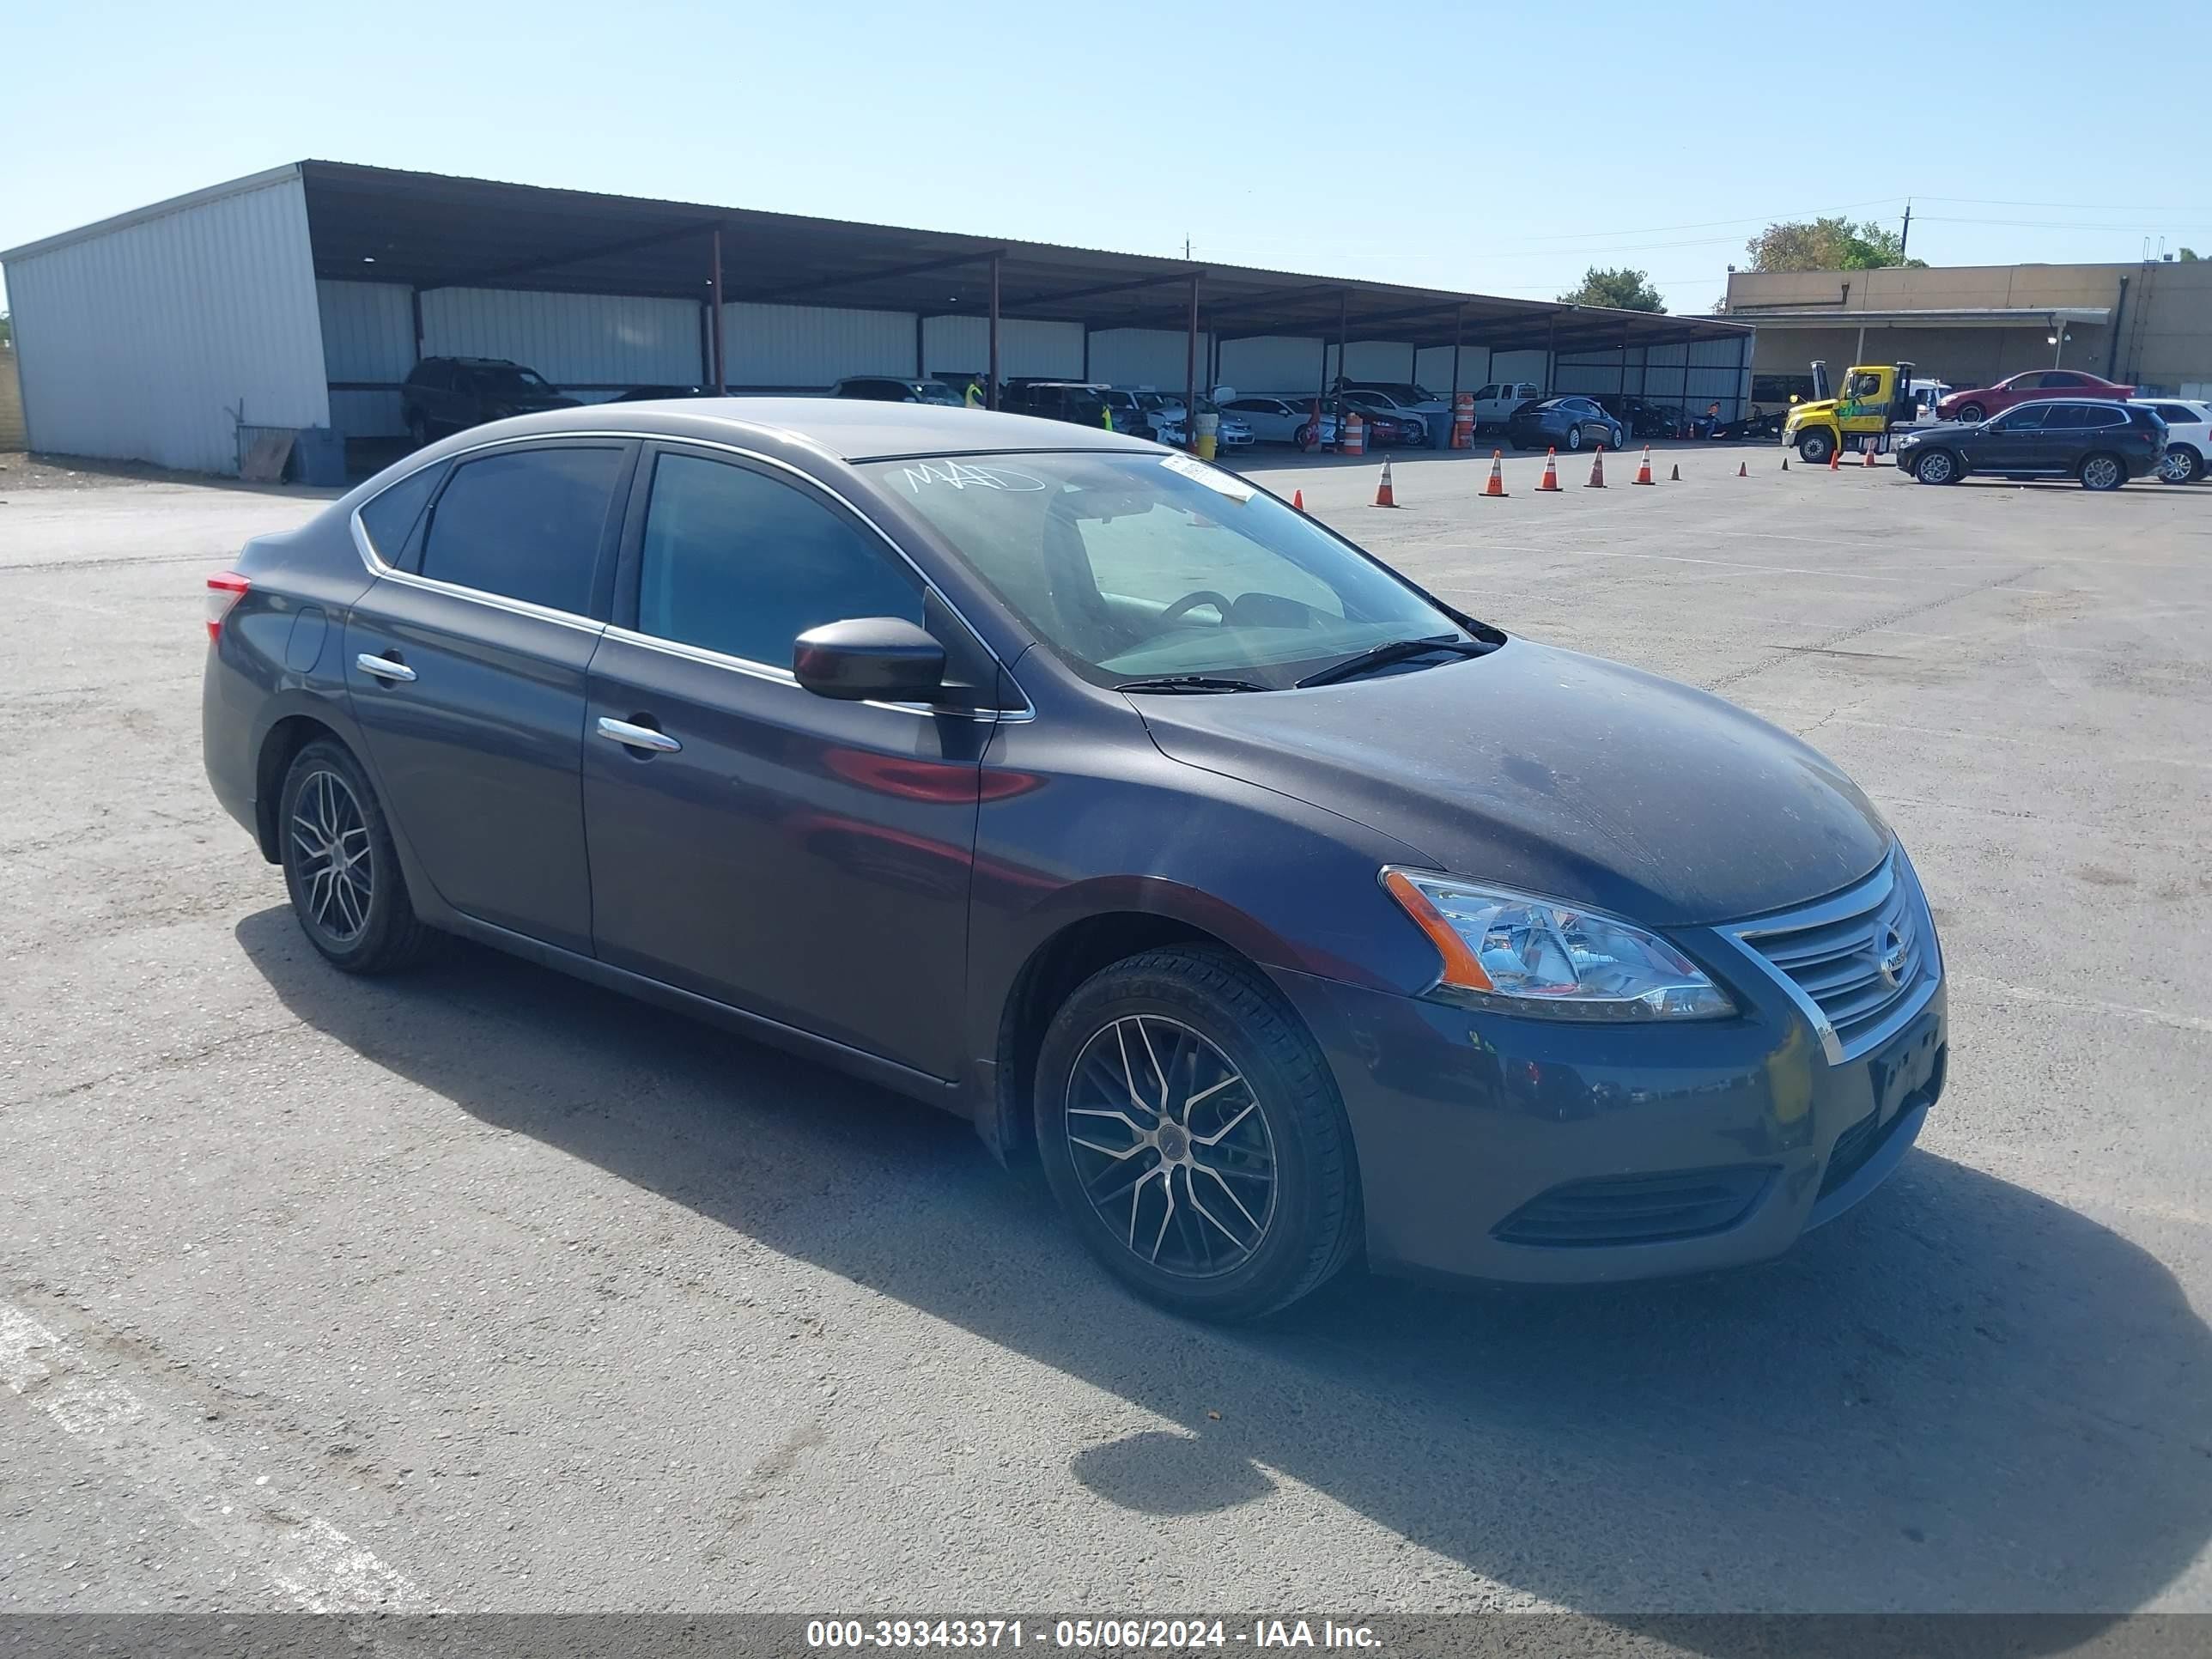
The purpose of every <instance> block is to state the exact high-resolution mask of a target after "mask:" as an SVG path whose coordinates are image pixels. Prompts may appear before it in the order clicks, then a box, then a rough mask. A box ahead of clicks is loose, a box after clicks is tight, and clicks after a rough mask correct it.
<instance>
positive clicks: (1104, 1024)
mask: <svg viewBox="0 0 2212 1659" xmlns="http://www.w3.org/2000/svg"><path fill="white" fill-rule="evenodd" d="M1125 1055H1126V1060H1125ZM1177 1097H1181V1098H1180V1100H1178V1098H1177ZM1036 1131H1037V1146H1038V1149H1039V1151H1040V1152H1041V1154H1042V1161H1043V1164H1044V1169H1045V1176H1046V1178H1047V1180H1048V1182H1050V1183H1051V1186H1052V1189H1053V1194H1054V1197H1055V1198H1057V1199H1058V1200H1059V1201H1060V1208H1061V1210H1062V1212H1064V1213H1065V1214H1066V1217H1067V1218H1068V1221H1069V1224H1070V1225H1072V1226H1073V1228H1074V1229H1075V1231H1076V1235H1077V1237H1079V1238H1080V1239H1081V1240H1082V1241H1083V1244H1084V1247H1085V1249H1088V1250H1089V1251H1090V1252H1091V1255H1094V1256H1096V1257H1097V1259H1098V1261H1099V1262H1100V1263H1101V1264H1102V1265H1103V1266H1104V1267H1105V1268H1106V1269H1107V1271H1108V1272H1109V1273H1113V1274H1114V1275H1115V1277H1116V1278H1117V1279H1121V1281H1122V1282H1123V1283H1124V1284H1126V1285H1129V1286H1130V1287H1131V1288H1132V1289H1133V1290H1134V1291H1137V1292H1138V1293H1139V1294H1140V1295H1142V1296H1143V1297H1146V1299H1147V1300H1149V1301H1152V1302H1154V1303H1157V1304H1159V1305H1160V1306H1162V1307H1164V1308H1167V1309H1169V1310H1172V1311H1174V1312H1176V1313H1181V1314H1186V1315H1190V1316H1195V1317H1199V1318H1203V1319H1214V1320H1243V1319H1256V1318H1258V1317H1260V1316H1262V1315H1264V1314H1268V1313H1272V1312H1273V1311H1275V1310H1278V1309H1280V1308H1284V1307H1287V1306H1288V1305H1289V1304H1291V1303H1293V1302H1295V1301H1297V1300H1298V1299H1299V1298H1300V1297H1304V1296H1307V1295H1309V1294H1310V1293H1311V1292H1312V1291H1315V1290H1316V1289H1318V1288H1319V1287H1320V1286H1321V1285H1322V1283H1323V1282H1325V1281H1326V1280H1327V1279H1328V1278H1329V1277H1330V1276H1331V1275H1332V1274H1334V1273H1336V1272H1337V1271H1338V1269H1340V1267H1343V1265H1344V1263H1345V1262H1346V1260H1347V1259H1348V1258H1349V1257H1350V1256H1351V1255H1352V1252H1353V1250H1354V1249H1355V1248H1356V1246H1357V1244H1358V1239H1359V1237H1360V1225H1359V1183H1358V1173H1357V1171H1356V1170H1355V1168H1354V1166H1353V1162H1352V1130H1351V1126H1350V1124H1349V1123H1347V1122H1346V1119H1345V1115H1344V1103H1343V1099H1342V1097H1340V1095H1339V1094H1338V1092H1337V1087H1336V1079H1335V1078H1334V1076H1333V1075H1332V1074H1331V1073H1330V1071H1329V1068H1328V1060H1326V1059H1325V1058H1324V1057H1323V1056H1322V1052H1321V1049H1320V1048H1319V1047H1318V1046H1317V1045H1316V1043H1315V1042H1314V1040H1313V1037H1312V1036H1311V1035H1310V1033H1309V1032H1308V1031H1307V1030H1306V1029H1305V1027H1304V1024H1302V1023H1301V1022H1300V1021H1299V1019H1298V1018H1297V1015H1296V1014H1295V1013H1294V1012H1292V1011H1291V1009H1290V1007H1289V1006H1287V1005H1286V1004H1285V1002H1284V1001H1283V1000H1282V997H1281V995H1280V994H1279V993H1278V992H1277V991H1276V990H1275V988H1274V987H1273V986H1272V985H1270V984H1269V983H1268V982H1267V980H1266V979H1265V978H1264V977H1263V976H1262V975H1261V974H1260V973H1259V972H1258V971H1257V970H1256V969H1253V968H1252V967H1250V966H1249V964H1248V963H1245V962H1243V960H1242V959H1241V958H1239V957H1235V956H1233V955H1231V953H1230V952H1228V951H1225V950H1222V949H1220V948H1218V947H1217V946H1212V945H1177V946H1174V947H1170V948H1168V949H1164V950H1158V951H1146V952H1144V953H1143V954H1141V955H1139V956H1134V957H1128V958H1127V959H1126V960H1124V961H1121V962H1117V963H1113V964H1112V965H1111V966H1109V967H1107V968H1105V969H1101V970H1100V971H1099V972H1098V973H1097V974H1094V975H1091V978H1089V979H1088V980H1085V981H1084V982H1083V983H1082V984H1081V985H1080V986H1079V987H1077V988H1076V990H1075V992H1074V994H1073V995H1072V996H1070V997H1069V998H1068V1000H1067V1001H1066V1003H1065V1004H1064V1005H1062V1006H1061V1007H1060V1012H1058V1013H1057V1014H1055V1015H1054V1017H1053V1021H1052V1024H1051V1027H1050V1029H1049V1030H1047V1032H1046V1033H1045V1039H1044V1046H1043V1049H1042V1053H1041V1054H1039V1056H1038V1060H1037V1073H1036ZM1130 1171H1135V1172H1136V1173H1135V1175H1134V1178H1133V1179H1132V1178H1131V1176H1130V1174H1129V1172H1130ZM1163 1171H1164V1173H1162V1172H1163Z"/></svg>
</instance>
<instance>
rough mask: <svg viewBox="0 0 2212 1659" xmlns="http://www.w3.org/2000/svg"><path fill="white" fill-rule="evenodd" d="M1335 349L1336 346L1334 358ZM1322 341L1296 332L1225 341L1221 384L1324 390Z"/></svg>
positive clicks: (1277, 389) (1245, 389) (1243, 389)
mask: <svg viewBox="0 0 2212 1659" xmlns="http://www.w3.org/2000/svg"><path fill="white" fill-rule="evenodd" d="M1334 357H1335V353H1334V350H1333V349H1332V351H1331V352H1330V360H1331V362H1334ZM1321 358H1322V343H1321V342H1320V341H1319V340H1316V339H1314V338H1312V337H1304V336H1299V335H1295V334H1255V335H1254V336H1253V337H1251V338H1249V339H1245V340H1224V341H1223V342H1222V343H1221V375H1220V380H1221V384H1223V385H1224V386H1234V387H1236V388H1237V391H1239V392H1306V391H1309V390H1310V391H1313V392H1319V391H1320V390H1321V380H1322V364H1321Z"/></svg>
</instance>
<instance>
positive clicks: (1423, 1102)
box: [1277, 952, 1948, 1284]
mask: <svg viewBox="0 0 2212 1659" xmlns="http://www.w3.org/2000/svg"><path fill="white" fill-rule="evenodd" d="M1699 954H1700V955H1703V954H1705V953H1703V952H1700V953H1699ZM1761 977H1762V976H1761V975H1759V974H1758V973H1756V972H1752V973H1745V974H1735V973H1730V974H1729V975H1726V978H1727V982H1728V988H1729V991H1730V993H1731V994H1733V995H1735V998H1736V1000H1737V1002H1738V1004H1739V1006H1741V1008H1742V1009H1743V1012H1742V1013H1741V1014H1740V1015H1738V1016H1737V1017H1735V1018H1729V1019H1725V1020H1713V1021H1699V1022H1695V1023H1689V1022H1685V1023H1683V1024H1679V1025H1668V1026H1663V1027H1653V1026H1611V1025H1594V1024H1576V1023H1566V1022H1560V1021H1554V1020H1547V1019H1541V1018H1518V1017H1513V1016H1503V1015H1498V1014H1493V1013H1490V1012H1480V1011H1474V1010H1469V1009H1464V1008H1459V1007H1455V1006H1450V1005H1448V1004H1445V1003H1442V1002H1436V1001H1431V1000H1427V999H1424V998H1415V997H1406V996H1401V995H1398V994H1395V993H1390V992H1383V991H1373V990H1368V989H1364V988H1361V987H1354V986H1350V985H1346V984H1344V983H1342V982H1340V981H1334V980H1324V979H1320V978H1316V977H1311V976H1309V975H1299V974H1292V973H1279V974H1278V975H1277V979H1278V981H1279V983H1280V984H1281V986H1282V988H1283V990H1284V991H1285V994H1287V995H1288V996H1289V997H1290V999H1291V1001H1292V1003H1293V1004H1294V1005H1295V1006H1297V1009H1298V1011H1299V1012H1300V1013H1301V1014H1302V1015H1303V1016H1304V1018H1305V1019H1306V1021H1307V1024H1308V1025H1309V1026H1310V1029H1311V1030H1313V1031H1314V1033H1315V1035H1316V1038H1317V1039H1318V1040H1319V1041H1320V1042H1321V1044H1322V1048H1323V1049H1324V1051H1325V1052H1326V1053H1327V1054H1328V1058H1329V1061H1330V1064H1331V1066H1332V1067H1333V1068H1334V1072H1335V1075H1336V1078H1337V1081H1338V1084H1339V1086H1340V1089H1341V1091H1342V1092H1343V1096H1344V1103H1345V1109H1346V1113H1347V1115H1349V1117H1350V1119H1351V1123H1352V1140H1353V1145H1354V1148H1355V1151H1356V1152H1357V1156H1358V1164H1359V1173H1360V1181H1361V1186H1362V1190H1363V1196H1364V1205H1365V1214H1366V1227H1367V1240H1366V1243H1367V1250H1368V1256H1369V1260H1370V1262H1371V1263H1372V1264H1373V1265H1374V1266H1375V1267H1377V1268H1379V1269H1382V1270H1384V1271H1397V1272H1407V1273H1443V1274H1449V1275H1453V1276H1460V1277H1470V1278H1479V1279H1509V1280H1522V1281H1530V1282H1548V1283H1561V1284H1565V1283H1583V1282H1591V1281H1601V1280H1612V1279H1643V1278H1652V1277H1657V1276H1661V1275H1664V1274H1670V1273H1697V1272H1702V1271H1705V1270H1708V1269H1712V1268H1717V1267H1734V1266H1737V1265H1740V1264H1742V1263H1746V1262H1751V1261H1760V1260H1764V1259H1765V1258H1767V1257H1770V1256H1773V1255H1779V1254H1781V1253H1782V1252H1783V1251H1784V1250H1786V1249H1789V1247H1790V1245H1791V1244H1792V1243H1795V1242H1796V1239H1797V1238H1798V1237H1800V1236H1802V1234H1803V1233H1805V1232H1806V1231H1808V1230H1809V1229H1811V1228H1814V1227H1817V1226H1819V1225H1821V1224H1822V1223H1824V1222H1826V1221H1829V1220H1831V1219H1832V1218H1835V1217H1836V1216H1838V1215H1840V1214H1841V1213H1842V1212H1844V1210H1846V1209H1849V1208H1850V1206H1852V1205H1853V1204H1856V1203H1857V1202H1858V1200H1860V1199H1862V1198H1863V1197H1865V1196H1866V1195H1867V1194H1869V1192H1871V1191H1873V1189H1874V1188H1875V1187H1877V1186H1879V1185H1880V1184H1881V1182H1882V1181H1883V1180H1885V1179H1887V1176H1888V1175H1889V1174H1890V1172H1891V1171H1892V1170H1894V1169H1895V1168H1896V1166H1897V1164H1899V1162H1900V1161H1902V1159H1903V1158H1904V1157H1905V1152H1907V1151H1908V1150H1909V1149H1910V1148H1911V1145H1912V1142H1913V1140H1914V1139H1915V1138H1916V1137H1917V1135H1918V1133H1919V1131H1920V1126H1921V1124H1922V1122H1923V1121H1924V1119H1925V1118H1926V1115H1927V1113H1928V1111H1929V1109H1930V1108H1931V1107H1933V1106H1934V1105H1935V1103H1936V1099H1937V1098H1938V1097H1940V1096H1941V1094H1942V1088H1943V1074H1944V1070H1945V1066H1946V1063H1947V1060H1948V1019H1947V1013H1946V1006H1945V995H1944V987H1943V985H1942V981H1940V979H1939V980H1938V981H1936V984H1935V985H1934V987H1933V988H1932V992H1931V993H1930V994H1929V996H1928V998H1927V1000H1926V1002H1925V1003H1924V1005H1923V1006H1921V1007H1920V1008H1919V1010H1918V1012H1917V1013H1915V1014H1914V1015H1913V1016H1912V1017H1911V1019H1910V1020H1909V1021H1907V1022H1906V1023H1905V1024H1904V1025H1903V1026H1902V1027H1901V1028H1900V1029H1899V1030H1895V1031H1893V1033H1892V1034H1891V1035H1890V1036H1888V1037H1887V1039H1886V1040H1884V1041H1883V1042H1880V1043H1879V1044H1877V1045H1876V1046H1875V1047H1874V1048H1871V1049H1869V1051H1868V1052H1866V1053H1864V1054H1860V1055H1858V1056H1857V1057H1856V1058H1853V1059H1850V1060H1843V1061H1840V1062H1832V1061H1830V1060H1828V1059H1826V1057H1825V1055H1824V1053H1823V1045H1822V1042H1821V1040H1820V1036H1818V1034H1816V1032H1815V1031H1814V1028H1813V1026H1812V1024H1810V1023H1809V1022H1808V1020H1807V1019H1806V1018H1804V1016H1803V1015H1802V1013H1801V1012H1799V1011H1798V1009H1797V1007H1796V1005H1794V1004H1793V1003H1792V1002H1791V1000H1790V997H1789V996H1788V994H1786V993H1784V991H1783V990H1782V989H1781V987H1779V986H1778V985H1774V984H1771V983H1765V984H1763V983H1761V982H1760V980H1761Z"/></svg>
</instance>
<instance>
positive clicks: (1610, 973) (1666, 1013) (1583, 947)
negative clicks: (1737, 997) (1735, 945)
mask: <svg viewBox="0 0 2212 1659" xmlns="http://www.w3.org/2000/svg"><path fill="white" fill-rule="evenodd" d="M1383 887H1384V889H1385V890H1388V891H1389V895H1390V896H1391V897H1393V898H1395V900H1397V901H1398V902H1399V904H1400V905H1401V907H1402V908H1404V910H1405V912H1406V914H1407V915H1408V916H1409V917H1411V918H1412V919H1413V925H1414V926H1415V927H1419V929H1420V930H1421V931H1422V932H1423V933H1425V934H1427V935H1428V937H1429V941H1430V943H1431V944H1432V945H1435V946H1436V947H1437V953H1438V954H1439V955H1440V956H1442V957H1443V974H1442V975H1440V976H1439V977H1438V979H1437V983H1436V986H1435V987H1434V988H1435V990H1436V991H1437V993H1440V994H1445V995H1448V996H1449V997H1451V998H1452V999H1453V1000H1456V1001H1462V1002H1471V1003H1474V1004H1477V1005H1479V1006H1482V1007H1486V1008H1495V1009H1497V1010H1498V1011H1499V1012H1504V1013H1515V1014H1539V1015H1544V1016H1547V1017H1548V1018H1553V1019H1605V1020H1617V1019H1626V1020H1644V1019H1715V1018H1719V1017H1721V1016H1723V1015H1725V1014H1732V1013H1734V1012H1735V1004H1734V1003H1733V1002H1731V1001H1729V997H1728V994H1727V993H1726V992H1724V991H1723V990H1722V989H1721V988H1720V987H1718V986H1717V985H1716V984H1714V983H1713V982H1712V981H1711V980H1710V979H1708V978H1706V977H1705V975H1704V974H1703V973H1701V972H1699V969H1698V967H1697V964H1695V963H1692V962H1691V961H1690V960H1689V958H1687V957H1685V956H1684V955H1683V954H1682V953H1681V952H1680V951H1677V950H1676V949H1674V946H1673V945H1669V944H1668V943H1667V941H1666V940H1664V939H1660V938H1658V937H1656V935H1654V934H1651V933H1645V932H1644V929H1642V928H1641V927H1635V926H1632V924H1630V923H1628V922H1626V921H1621V920H1620V918H1619V917H1617V916H1607V915H1599V914H1597V913H1595V912H1594V911H1590V910H1587V909H1584V908H1583V907H1581V906H1580V905H1571V904H1562V903H1560V902H1558V901H1557V900H1554V899H1543V898H1535V897H1532V896H1529V895H1528V894H1526V893H1512V892H1505V891H1503V890H1499V889H1497V888H1492V887H1480V886H1476V885H1474V884H1471V883H1468V882H1463V881H1456V880H1454V879H1453V878H1450V877H1449V876H1439V875H1432V874H1429V873H1427V872H1423V871H1419V870H1404V869H1400V868H1397V867H1395V866H1391V867H1387V868H1385V869H1384V870H1383Z"/></svg>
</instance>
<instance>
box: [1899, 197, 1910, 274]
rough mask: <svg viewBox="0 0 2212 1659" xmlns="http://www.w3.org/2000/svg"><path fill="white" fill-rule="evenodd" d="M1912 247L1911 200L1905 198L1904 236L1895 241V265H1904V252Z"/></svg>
mask: <svg viewBox="0 0 2212 1659" xmlns="http://www.w3.org/2000/svg"><path fill="white" fill-rule="evenodd" d="M1911 246H1912V198H1911V197H1910V196H1908V197H1905V234H1903V235H1901V236H1899V238H1898V239H1897V263H1898V264H1904V263H1905V250H1906V249H1907V248H1909V247H1911Z"/></svg>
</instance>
